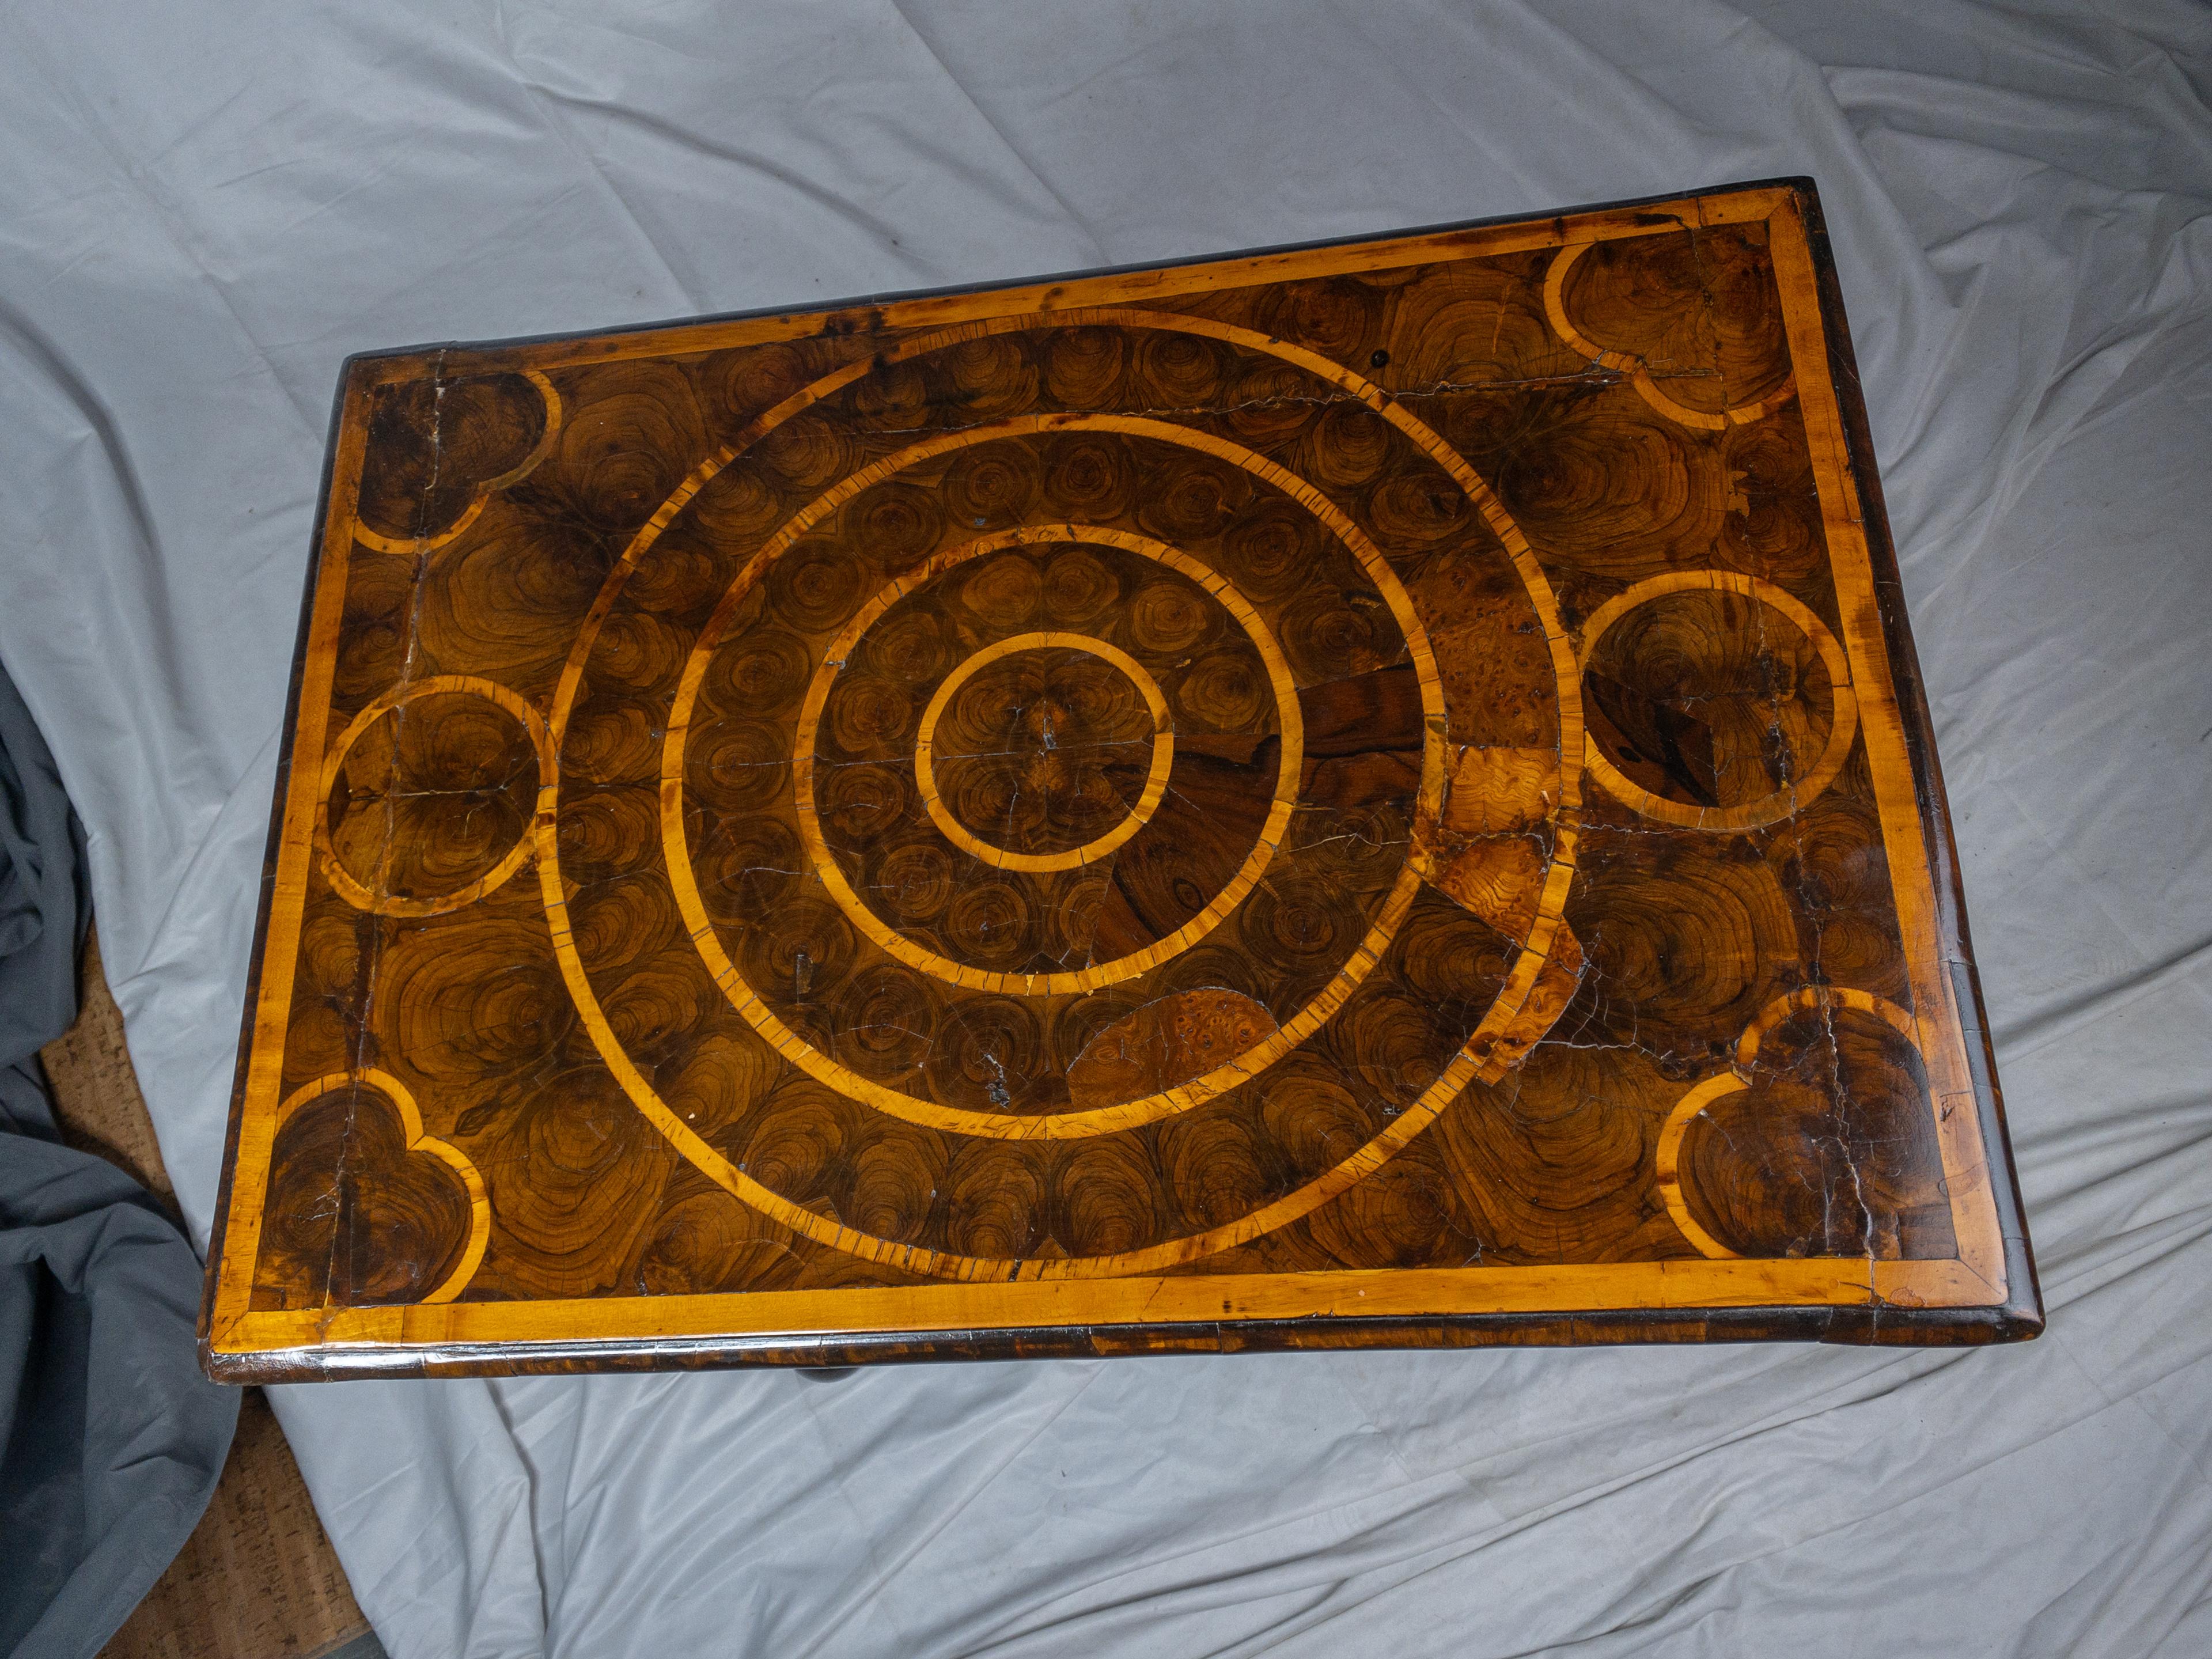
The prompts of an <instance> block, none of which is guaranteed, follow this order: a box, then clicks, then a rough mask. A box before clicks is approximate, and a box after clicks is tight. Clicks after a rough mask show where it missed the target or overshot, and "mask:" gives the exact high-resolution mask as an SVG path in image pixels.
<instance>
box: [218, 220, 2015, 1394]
mask: <svg viewBox="0 0 2212 1659" xmlns="http://www.w3.org/2000/svg"><path fill="white" fill-rule="evenodd" d="M292 700H293V701H292V708H291V713H290V716H289V721H288V725H287V751H286V755H287V758H286V761H285V764H284V767H283V772H282V775H281V777H280V781H279V784H278V788H277V799H276V809H275V814H274V821H273V823H272V828H271V834H270V856H269V860H268V865H267V869H266V873H265V876H264V884H263V896H262V915H261V926H260V928H259V931H258V934H257V939H256V945H255V954H254V963H253V979H252V990H251V992H250V994H249V997H248V1004H247V1008H246V1032H245V1040H244V1042H242V1044H241V1053H240V1068H239V1083H238V1091H237V1096H236V1101H235V1104H234V1111H233V1117H232V1124H231V1133H230V1144H229V1146H228V1152H227V1154H226V1165H225V1188H224V1194H223V1199H222V1206H221V1212H220V1215H219V1218H218V1231H217V1233H216V1240H215V1244H214V1249H213V1250H212V1252H211V1256H210V1272H209V1289H208V1297H207V1304H206V1309H205V1312H204V1321H203V1347H204V1353H205V1355H206V1358H207V1364H208V1366H209V1369H210V1371H211V1373H212V1374H214V1375H216V1376H221V1377H225V1378H230V1379H236V1380H272V1379H307V1378H314V1377H321V1376H360V1375H368V1374H384V1373H393V1372H400V1373H404V1372H507V1371H516V1370H579V1369H605V1368H622V1367H637V1366H649V1365H677V1364H734V1363H747V1362H763V1363H781V1364H845V1363H850V1362H855V1361H860V1360H872V1359H912V1358H952V1357H968V1356H977V1357H987V1356H1010V1355H1064V1354H1095V1353H1111V1352H1174V1351H1189V1350H1231V1349H1240V1348H1279V1347H1287V1346H1384V1345H1406V1344H1422V1345H1439V1344H1444V1345H1457V1344H1472V1343H1486V1342H1499V1341H1526V1342H1541V1343H1559V1342H1577V1341H1617V1340H1723V1339H1741V1338H1747V1337H1784V1338H1786V1337H1796V1338H1821V1339H1826V1340H1847V1341H1877V1342H1899V1343H1933V1342H1974V1341H1988V1340H2002V1339H2006V1338H2015V1337H2021V1336H2027V1335H2032V1334H2034V1333H2035V1331H2036V1330H2038V1329H2039V1328H2040V1325H2041V1312H2040V1304H2039V1300H2038V1295H2037V1291H2036V1286H2035V1281H2034V1271H2033V1264H2032V1261H2031V1259H2030V1255H2029V1252H2028V1247H2027V1237H2026V1232H2025V1229H2024V1227H2023V1225H2022V1222H2021V1215H2020V1210H2019V1205H2018V1200H2017V1198H2016V1195H2015V1190H2014V1183H2013V1180H2012V1176H2011V1170H2010V1155H2009V1152H2008V1149H2007V1147H2006V1145H2005V1140H2004V1130H2003V1123H2002V1109H2001V1106H2000V1103H1999V1100H1998V1097H1997V1092H1996V1084H1995V1080H1994V1077H1993V1073H1992V1071H1991V1067H1990V1055H1989V1045H1988V1039H1987V1037H1986V1035H1985V1032H1984V1021H1983V1017H1982V1013H1981V1009H1980V998H1979V991H1978V986H1977V984H1976V982H1975V980H1974V976H1973V972H1972V959H1971V953H1970V951H1969V950H1968V947H1967V942H1966V929H1965V921H1964V918H1963V915H1962V914H1961V911H1960V898H1959V884H1958V876H1957V872H1956V866H1955V861H1954V856H1953V853H1952V849H1951V842H1950V835H1949V829H1948V822H1947V819H1946V816H1945V811H1944V806H1943V799H1942V785H1941V781H1940V778H1939V777H1938V775H1937V772H1936V759H1935V752H1934V746H1933V740H1932V737H1931V733H1930V730H1929V720H1928V714H1927V711H1926V708H1925V706H1924V703H1923V697H1922V695H1921V691H1920V688H1919V684H1918V678H1917V669H1916V666H1915V664H1914V661H1913V657H1912V652H1911V643H1910V640H1909V637H1908V635H1907V631H1906V626H1905V615H1904V608H1903V602H1902V597H1901V594H1900V592H1899V586H1898V580H1897V573H1896V564H1895V557H1894V554H1893V550H1892V549H1891V547H1890V545H1889V541H1888V536H1887V528H1886V526H1885V523H1884V520H1883V517H1882V513H1881V497H1880V489H1879V484H1878V481H1877V479H1876V477H1875V471H1874V469H1873V465H1872V460H1871V456H1870V450H1869V442H1868V438H1867V433H1866V428H1865V422H1864V418H1863V412H1862V410H1861V405H1860V401H1859V398H1858V396H1857V382H1856V375H1855V371H1854V369H1853V368H1852V366H1851V358H1850V340H1849V334H1848V330H1847V327H1846V325H1845V324H1844V317H1843V311H1842V305H1841V301H1840V298H1839V297H1838V294H1837V291H1836V287H1835V283H1834V276H1833V270H1832V264H1831V263H1830V260H1829V258H1828V253H1827V249H1826V241H1825V239H1824V236H1823V234H1822V232H1821V229H1820V217H1819V208H1818V203H1817V198H1816V197H1815V196H1814V191H1813V190H1812V187H1811V185H1810V184H1809V182H1808V181H1802V180H1790V181H1779V182H1776V183H1770V184H1763V185H1743V186H1734V187H1730V188H1728V189H1723V190H1717V191H1706V192H1704V193H1700V194H1698V195H1693V196H1688V197H1680V198H1673V199H1668V200H1663V201H1653V202H1646V203H1637V204H1626V205H1625V206H1619V207H1612V208H1605V209H1598V210H1587V211H1581V212H1575V213H1567V214H1558V215H1551V216H1545V217H1542V218H1539V219H1529V220H1525V221H1515V222H1489V223H1484V224H1480V225H1472V226H1461V227H1454V228H1446V229H1442V230H1435V231H1427V232H1422V233H1418V234H1410V235H1403V236H1397V237H1393V238H1388V239H1383V240H1363V241H1353V242H1346V243H1341V244H1336V245H1332V246H1318V247H1309V248H1302V249H1292V250H1283V251H1276V252H1264V253H1256V254H1245V255H1239V256H1236V257H1233V258H1223V259H1218V260H1212V261H1207V262H1202V263H1195V264H1179V265H1172V266H1166V267H1153V268H1148V269H1144V270H1126V271H1116V272H1109V273H1104V274H1098V275H1090V276H1072V277H1064V278H1058V279H1052V280H1048V281H1044V282H1040V283H1030V284H1027V285H1024V286H1019V287H1006V288H996V289H970V290H965V291H961V292H947V293H941V294H934V295H913V296H905V297H900V298H895V299H885V300H879V301H867V302H860V303H855V304H848V305H842V306H837V307H829V308H826V309H817V310H809V311H799V312H788V313H770V314H762V315H754V316H747V317H741V318H734V319H714V320H708V321H702V322H693V323H684V324H679V325H668V326H664V327H655V328H650V329H643V330H635V331H622V332H614V333H605V334H599V335H592V336H586V337H570V338H563V339H556V340H542V341H528V342H519V343H504V344H497V345H490V346H480V347H433V348H422V349H412V350H406V351H398V352H390V353H380V354H373V355H369V356H362V357H358V358H356V359H354V360H352V361H351V362H349V364H348V365H347V368H346V372H345V374H344V376H343V384H342V386H341V388H340V392H339V397H338V404H337V414H336V416H335V420H334V426H333V436H332V441H331V453H330V459H329V469H328V473H327V477H326V481H325V504H324V509H323V513H322V514H321V520H320V524H319V530H318V534H317V542H316V558H315V563H314V568H313V574H312V577H311V579H310V582H309V588H308V593H307V611H306V616H305V618H304V621H303V624H302V634H301V649H300V655H299V659H298V665H297V669H296V671H295V678H294V685H293V692H292Z"/></svg>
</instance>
